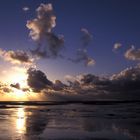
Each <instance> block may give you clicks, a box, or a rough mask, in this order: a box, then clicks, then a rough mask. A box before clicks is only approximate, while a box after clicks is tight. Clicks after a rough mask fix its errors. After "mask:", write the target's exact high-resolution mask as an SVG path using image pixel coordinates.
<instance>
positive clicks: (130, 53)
mask: <svg viewBox="0 0 140 140" xmlns="http://www.w3.org/2000/svg"><path fill="white" fill-rule="evenodd" d="M124 56H125V58H126V59H128V60H132V61H136V60H138V61H139V60H140V49H135V47H134V46H132V47H131V48H130V49H128V50H127V51H126V52H125V54H124Z"/></svg>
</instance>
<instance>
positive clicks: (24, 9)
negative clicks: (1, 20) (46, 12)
mask: <svg viewBox="0 0 140 140" xmlns="http://www.w3.org/2000/svg"><path fill="white" fill-rule="evenodd" d="M22 10H23V11H25V12H27V11H29V10H30V8H29V7H27V6H25V7H23V8H22Z"/></svg>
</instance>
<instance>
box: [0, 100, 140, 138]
mask: <svg viewBox="0 0 140 140" xmlns="http://www.w3.org/2000/svg"><path fill="white" fill-rule="evenodd" d="M0 140H140V101H90V102H88V101H87V102H86V101H85V102H84V101H83V102H80V101H69V102H67V101H66V102H54V101H52V102H36V101H32V102H30V101H28V102H17V101H16V102H0Z"/></svg>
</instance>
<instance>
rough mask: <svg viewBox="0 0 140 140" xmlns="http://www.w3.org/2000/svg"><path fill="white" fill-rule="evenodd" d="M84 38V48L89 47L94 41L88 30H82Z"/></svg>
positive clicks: (82, 40) (82, 38)
mask: <svg viewBox="0 0 140 140" xmlns="http://www.w3.org/2000/svg"><path fill="white" fill-rule="evenodd" d="M81 33H82V37H81V42H82V46H83V47H87V46H88V45H89V44H90V42H91V41H92V39H93V36H92V34H91V33H89V31H88V30H87V29H86V28H82V29H81Z"/></svg>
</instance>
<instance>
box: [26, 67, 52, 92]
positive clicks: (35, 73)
mask: <svg viewBox="0 0 140 140" xmlns="http://www.w3.org/2000/svg"><path fill="white" fill-rule="evenodd" d="M27 74H28V78H27V83H28V85H29V87H30V88H31V89H32V90H33V91H34V92H40V91H41V90H43V89H47V87H49V86H52V85H53V83H52V82H51V81H50V80H48V79H47V77H46V75H45V74H44V73H43V72H42V71H40V70H36V69H34V68H29V69H28V71H27Z"/></svg>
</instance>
